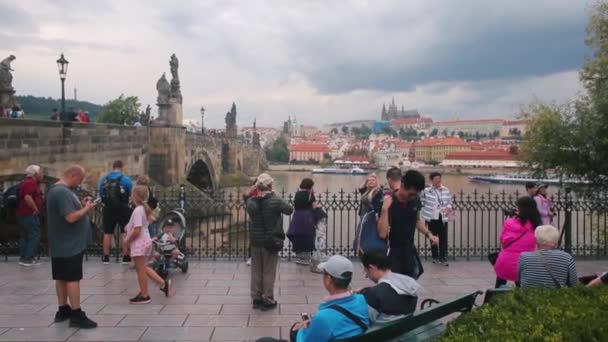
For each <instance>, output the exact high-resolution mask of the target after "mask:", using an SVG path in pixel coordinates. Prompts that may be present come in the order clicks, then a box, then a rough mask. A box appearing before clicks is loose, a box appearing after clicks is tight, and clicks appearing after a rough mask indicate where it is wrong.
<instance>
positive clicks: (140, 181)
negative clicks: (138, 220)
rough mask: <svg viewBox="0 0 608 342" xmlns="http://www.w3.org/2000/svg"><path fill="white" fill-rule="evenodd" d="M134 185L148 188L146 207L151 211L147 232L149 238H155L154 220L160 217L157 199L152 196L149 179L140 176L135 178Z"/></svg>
mask: <svg viewBox="0 0 608 342" xmlns="http://www.w3.org/2000/svg"><path fill="white" fill-rule="evenodd" d="M135 185H136V186H137V185H143V186H145V187H146V188H148V202H147V203H148V207H150V209H152V213H151V214H150V216H149V217H148V219H149V221H150V222H149V224H148V231H149V232H150V236H156V220H158V217H159V216H160V207H159V206H158V199H157V198H156V197H155V196H154V191H153V190H152V187H151V186H150V178H149V177H148V176H146V175H141V176H139V177H137V180H136V181H135Z"/></svg>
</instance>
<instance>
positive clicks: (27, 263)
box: [19, 260, 33, 267]
mask: <svg viewBox="0 0 608 342" xmlns="http://www.w3.org/2000/svg"><path fill="white" fill-rule="evenodd" d="M19 265H21V266H25V267H30V266H32V265H33V263H32V260H23V261H20V262H19Z"/></svg>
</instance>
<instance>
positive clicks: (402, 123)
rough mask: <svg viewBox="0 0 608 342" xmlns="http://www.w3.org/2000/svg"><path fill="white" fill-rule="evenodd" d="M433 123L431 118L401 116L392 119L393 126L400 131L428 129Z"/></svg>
mask: <svg viewBox="0 0 608 342" xmlns="http://www.w3.org/2000/svg"><path fill="white" fill-rule="evenodd" d="M432 124H433V119H431V118H399V119H392V120H391V126H392V127H393V129H394V130H396V131H399V130H400V129H408V128H411V129H415V130H419V129H420V130H421V129H428V128H429V127H431V125H432Z"/></svg>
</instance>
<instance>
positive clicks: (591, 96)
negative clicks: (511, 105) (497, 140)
mask: <svg viewBox="0 0 608 342" xmlns="http://www.w3.org/2000/svg"><path fill="white" fill-rule="evenodd" d="M585 43H586V44H587V46H589V48H590V51H591V54H590V55H589V56H588V57H587V59H586V61H585V64H584V65H583V68H582V69H581V71H580V79H581V81H582V83H583V86H584V87H585V89H586V94H585V95H583V96H580V97H579V98H576V99H575V100H573V101H572V102H571V103H569V104H566V105H561V106H560V105H555V104H544V103H540V102H539V101H535V102H533V103H532V104H531V105H529V106H528V108H526V109H525V110H524V111H523V112H522V113H521V116H522V117H523V118H526V119H528V120H530V121H529V124H528V129H527V131H526V133H525V134H524V141H523V144H522V153H521V155H523V157H524V160H525V162H526V163H527V165H528V166H529V167H530V168H533V169H534V170H536V171H537V172H539V173H542V172H545V171H548V170H555V171H557V172H558V173H560V174H562V175H564V176H566V177H581V178H587V179H589V180H591V181H593V182H594V183H596V186H603V187H608V177H606V176H607V175H608V135H607V134H606V132H607V131H608V115H607V114H606V113H608V82H607V80H608V3H606V2H605V1H596V2H595V3H594V4H593V5H592V6H591V7H590V11H589V22H588V24H587V39H586V40H585Z"/></svg>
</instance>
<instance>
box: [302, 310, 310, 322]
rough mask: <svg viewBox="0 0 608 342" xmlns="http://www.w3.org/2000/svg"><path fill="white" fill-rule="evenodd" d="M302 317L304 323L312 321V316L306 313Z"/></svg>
mask: <svg viewBox="0 0 608 342" xmlns="http://www.w3.org/2000/svg"><path fill="white" fill-rule="evenodd" d="M301 315H302V322H304V321H308V320H309V319H310V316H309V315H308V314H307V313H306V312H302V314H301Z"/></svg>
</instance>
